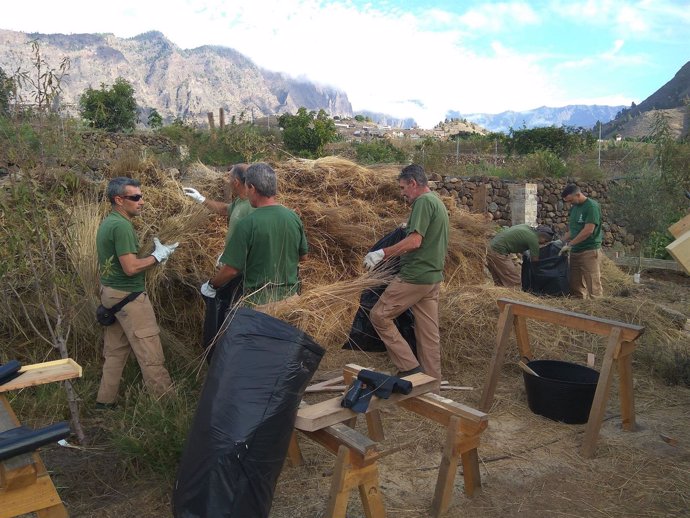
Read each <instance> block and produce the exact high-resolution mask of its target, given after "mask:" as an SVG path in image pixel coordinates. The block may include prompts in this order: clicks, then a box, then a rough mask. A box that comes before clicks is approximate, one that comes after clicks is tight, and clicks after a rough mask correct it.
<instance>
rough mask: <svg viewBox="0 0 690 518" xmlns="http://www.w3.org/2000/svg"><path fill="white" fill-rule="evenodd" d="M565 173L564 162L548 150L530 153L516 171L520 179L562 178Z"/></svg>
mask: <svg viewBox="0 0 690 518" xmlns="http://www.w3.org/2000/svg"><path fill="white" fill-rule="evenodd" d="M566 173H567V167H566V164H565V162H564V161H563V160H561V159H560V158H559V157H558V155H556V154H555V153H553V152H552V151H548V150H539V151H535V152H534V153H530V154H529V155H527V156H526V157H525V159H524V160H523V161H522V164H521V165H520V167H519V168H518V170H517V171H516V174H517V176H518V177H520V178H562V177H564V176H566Z"/></svg>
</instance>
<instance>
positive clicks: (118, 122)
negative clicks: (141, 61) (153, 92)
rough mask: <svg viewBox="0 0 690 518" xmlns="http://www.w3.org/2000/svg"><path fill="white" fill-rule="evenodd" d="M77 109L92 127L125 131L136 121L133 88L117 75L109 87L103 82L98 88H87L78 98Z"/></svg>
mask: <svg viewBox="0 0 690 518" xmlns="http://www.w3.org/2000/svg"><path fill="white" fill-rule="evenodd" d="M79 109H80V113H81V116H82V117H83V118H84V119H86V120H87V121H88V122H89V125H90V126H91V127H93V128H100V129H105V130H107V131H113V132H115V131H125V130H133V129H134V127H135V125H136V123H137V102H136V101H135V99H134V88H132V85H131V84H130V83H129V82H128V81H127V80H126V79H123V78H122V77H118V78H117V79H116V80H115V84H114V85H113V86H112V87H110V88H108V87H107V85H105V84H103V83H101V88H100V90H94V89H93V88H91V87H89V88H87V89H86V91H85V92H84V93H83V94H82V96H81V98H80V99H79Z"/></svg>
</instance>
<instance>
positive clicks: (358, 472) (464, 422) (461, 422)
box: [289, 364, 488, 518]
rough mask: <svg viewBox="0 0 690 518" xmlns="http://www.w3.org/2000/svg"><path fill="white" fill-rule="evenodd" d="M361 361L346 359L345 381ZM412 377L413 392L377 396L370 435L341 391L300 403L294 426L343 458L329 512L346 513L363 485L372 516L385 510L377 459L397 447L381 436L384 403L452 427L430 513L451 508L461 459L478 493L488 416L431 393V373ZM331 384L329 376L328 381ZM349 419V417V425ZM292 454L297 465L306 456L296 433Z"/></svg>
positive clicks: (434, 385)
mask: <svg viewBox="0 0 690 518" xmlns="http://www.w3.org/2000/svg"><path fill="white" fill-rule="evenodd" d="M360 370H362V367H360V366H359V365H354V364H350V365H347V366H346V367H345V369H344V371H343V378H344V381H345V382H346V384H349V383H351V382H352V380H353V379H354V378H356V377H357V374H358V373H359V371H360ZM406 379H407V380H408V381H410V382H411V383H412V391H411V392H410V394H397V393H396V394H391V396H390V397H389V399H379V398H377V397H375V396H374V397H373V398H372V400H371V402H370V403H369V407H368V409H367V411H366V413H365V416H366V419H367V428H368V432H369V437H365V436H363V435H362V434H360V433H359V432H357V431H356V430H354V429H353V427H354V425H355V423H356V420H357V416H358V414H357V413H355V412H353V411H351V410H350V409H347V408H343V407H341V406H340V401H341V399H342V397H335V398H332V399H328V400H326V401H322V402H320V403H317V404H314V405H306V404H305V405H304V406H302V407H301V408H300V410H299V411H298V414H297V420H296V422H295V428H296V429H297V430H299V431H300V432H301V433H303V434H304V435H306V436H307V437H309V438H310V439H312V440H315V441H316V442H318V443H319V444H322V445H323V446H325V447H326V448H327V449H328V450H329V451H331V452H332V453H335V454H336V455H337V456H338V458H337V460H336V467H335V471H334V475H333V479H332V481H331V490H330V494H329V501H328V505H327V509H326V514H325V518H344V517H345V512H346V509H347V500H348V497H349V494H350V491H351V489H353V488H354V487H358V488H359V492H360V498H361V499H362V504H363V507H364V511H365V514H366V516H367V518H382V517H384V516H385V508H384V506H383V499H382V497H381V495H380V490H379V484H378V467H377V464H376V462H377V461H378V460H379V459H380V458H381V457H383V456H385V455H388V454H390V453H392V452H393V451H397V449H393V450H387V451H384V450H382V449H381V447H380V445H379V444H378V442H376V441H381V440H383V438H384V432H383V424H382V420H381V415H380V411H379V410H380V409H381V408H384V407H386V406H391V405H396V404H397V405H399V406H401V407H403V408H405V409H407V410H410V411H412V412H415V413H417V414H419V415H422V416H424V417H426V418H429V419H432V420H434V421H436V422H438V423H440V424H442V425H443V426H445V427H446V428H447V432H446V441H445V444H444V448H443V453H442V459H441V464H440V467H439V475H438V479H437V482H436V488H435V491H434V497H433V502H432V511H431V513H432V514H431V516H433V517H434V518H436V517H439V516H441V515H442V514H443V513H444V512H445V511H446V510H447V508H448V506H449V504H450V501H451V498H452V494H453V486H454V482H455V475H456V472H457V466H458V463H459V462H462V464H463V468H464V469H463V473H464V480H465V492H466V494H467V495H468V496H471V495H472V494H474V492H475V490H476V489H477V488H479V487H480V486H481V479H480V474H479V457H478V454H477V447H478V446H479V437H480V435H481V433H482V432H483V431H484V429H486V426H487V424H488V416H487V415H486V414H484V413H483V412H479V411H477V410H474V409H472V408H470V407H467V406H465V405H461V404H459V403H456V402H455V401H452V400H450V399H447V398H444V397H441V396H438V395H436V394H433V393H430V391H431V390H436V389H438V380H436V379H435V378H432V377H430V376H427V375H426V374H422V373H419V374H413V375H411V376H408V377H407V378H406ZM324 383H325V384H326V385H327V382H324ZM344 423H348V424H349V426H346V425H345V424H344ZM289 458H290V460H291V462H292V464H293V465H298V464H299V463H301V460H302V457H301V452H300V450H299V446H298V444H297V439H296V435H294V434H293V440H292V442H291V445H290V450H289Z"/></svg>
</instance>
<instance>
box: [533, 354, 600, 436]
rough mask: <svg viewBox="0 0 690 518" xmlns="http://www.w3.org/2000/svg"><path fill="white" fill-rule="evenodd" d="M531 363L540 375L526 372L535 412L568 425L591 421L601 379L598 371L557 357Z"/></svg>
mask: <svg viewBox="0 0 690 518" xmlns="http://www.w3.org/2000/svg"><path fill="white" fill-rule="evenodd" d="M527 365H528V366H529V368H530V369H532V370H533V371H534V372H536V373H537V374H539V376H534V375H533V374H529V373H527V372H524V371H523V373H522V377H523V378H524V380H525V390H526V391H527V403H528V404H529V408H530V410H531V411H532V412H534V413H535V414H539V415H542V416H544V417H548V418H549V419H553V420H554V421H561V422H563V423H567V424H582V423H586V422H587V420H588V419H589V411H590V410H591V408H592V400H593V399H594V393H595V392H596V390H597V382H598V381H599V373H598V372H597V371H595V370H594V369H590V368H589V367H585V366H584V365H577V364H575V363H569V362H562V361H557V360H533V361H531V362H529V363H528V364H527Z"/></svg>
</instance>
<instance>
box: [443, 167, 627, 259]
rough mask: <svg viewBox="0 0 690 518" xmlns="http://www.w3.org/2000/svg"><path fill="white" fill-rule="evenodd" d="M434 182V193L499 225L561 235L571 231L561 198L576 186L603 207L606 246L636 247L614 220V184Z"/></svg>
mask: <svg viewBox="0 0 690 518" xmlns="http://www.w3.org/2000/svg"><path fill="white" fill-rule="evenodd" d="M432 180H433V181H431V182H430V186H431V188H432V190H435V191H437V192H438V193H439V194H441V195H444V196H453V197H454V198H455V199H456V203H457V204H458V206H460V207H463V208H465V209H467V210H469V211H470V212H475V213H485V214H487V217H489V218H491V219H492V220H494V221H495V222H496V223H497V224H498V225H501V226H510V225H517V224H519V223H528V224H531V225H537V224H544V225H549V226H551V227H552V228H553V229H554V230H555V231H556V232H557V233H558V234H560V235H562V234H564V233H565V231H566V230H567V228H568V227H567V222H568V210H569V207H568V206H566V204H564V203H563V200H562V199H561V192H562V191H563V188H564V187H565V186H566V185H567V184H569V183H575V184H577V185H578V186H579V187H580V188H581V189H582V192H584V193H585V195H586V196H588V197H591V198H593V199H595V200H596V201H598V202H599V203H600V204H601V210H602V216H603V223H602V227H603V230H604V246H605V247H611V248H614V249H617V250H618V249H620V250H623V249H630V248H632V247H633V246H634V245H635V238H634V236H633V235H632V234H628V233H627V232H626V231H625V228H624V227H623V226H622V225H621V224H620V223H619V222H616V221H614V220H613V216H612V214H611V210H610V200H609V196H608V191H609V185H610V182H606V181H593V182H581V181H578V180H575V179H572V178H563V179H555V178H541V179H536V180H531V181H528V182H519V181H515V180H504V179H501V178H496V177H487V176H481V177H478V176H474V177H463V178H458V177H451V176H440V175H432Z"/></svg>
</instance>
